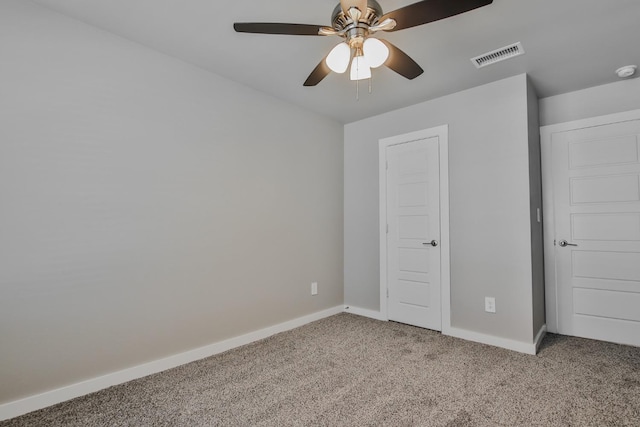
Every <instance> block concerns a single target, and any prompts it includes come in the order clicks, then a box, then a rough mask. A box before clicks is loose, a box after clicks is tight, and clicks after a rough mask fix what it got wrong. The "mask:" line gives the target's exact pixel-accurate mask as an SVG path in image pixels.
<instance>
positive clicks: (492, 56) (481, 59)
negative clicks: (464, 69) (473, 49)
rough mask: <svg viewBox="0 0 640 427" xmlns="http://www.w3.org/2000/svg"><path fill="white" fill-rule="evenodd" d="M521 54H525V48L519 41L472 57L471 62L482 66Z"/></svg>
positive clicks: (477, 66) (479, 66)
mask: <svg viewBox="0 0 640 427" xmlns="http://www.w3.org/2000/svg"><path fill="white" fill-rule="evenodd" d="M520 55H524V49H523V48H522V43H520V42H518V43H514V44H511V45H509V46H505V47H502V48H500V49H496V50H493V51H491V52H487V53H484V54H482V55H480V56H476V57H475V58H471V62H473V65H475V66H476V68H482V67H486V66H487V65H491V64H495V63H496V62H500V61H504V60H506V59H509V58H514V57H516V56H520Z"/></svg>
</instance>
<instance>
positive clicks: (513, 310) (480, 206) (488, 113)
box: [344, 75, 538, 343]
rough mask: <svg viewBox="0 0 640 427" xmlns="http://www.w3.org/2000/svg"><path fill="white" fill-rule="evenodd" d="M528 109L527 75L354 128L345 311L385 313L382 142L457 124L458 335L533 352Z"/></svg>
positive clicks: (454, 280)
mask: <svg viewBox="0 0 640 427" xmlns="http://www.w3.org/2000/svg"><path fill="white" fill-rule="evenodd" d="M527 109H528V87H527V78H526V76H525V75H520V76H516V77H512V78H509V79H505V80H502V81H498V82H495V83H492V84H488V85H485V86H480V87H477V88H474V89H470V90H467V91H464V92H460V93H456V94H453V95H450V96H446V97H443V98H439V99H435V100H432V101H428V102H425V103H421V104H418V105H414V106H412V107H408V108H404V109H400V110H397V111H393V112H390V113H387V114H383V115H380V116H377V117H373V118H370V119H366V120H362V121H359V122H355V123H351V124H348V125H347V126H346V127H345V148H344V150H345V152H344V155H345V177H344V178H345V303H346V304H348V305H352V306H355V307H359V308H363V309H368V310H379V253H378V251H379V238H378V203H379V195H378V140H379V139H380V138H385V137H389V136H394V135H399V134H404V133H407V132H412V131H417V130H421V129H426V128H430V127H434V126H439V125H443V124H448V125H449V165H450V166H449V167H450V169H449V175H450V211H451V212H450V229H451V304H452V307H451V308H452V326H453V327H457V328H461V329H466V330H469V331H474V332H479V333H484V334H489V335H493V336H497V337H501V338H506V339H511V340H516V341H520V342H526V343H531V342H532V338H533V336H532V333H531V331H532V328H533V325H532V318H533V314H532V306H533V300H532V277H533V272H532V253H531V251H532V246H531V235H532V231H531V224H530V219H531V216H530V215H531V214H530V212H531V200H530V195H529V194H530V179H529V178H530V177H529V168H530V163H529V143H528V140H529V135H528V133H529V128H528V124H529V122H530V120H531V118H530V116H529V115H528V113H527ZM536 196H538V195H536ZM485 296H493V297H495V298H496V305H497V313H496V314H488V313H485V312H484V297H485Z"/></svg>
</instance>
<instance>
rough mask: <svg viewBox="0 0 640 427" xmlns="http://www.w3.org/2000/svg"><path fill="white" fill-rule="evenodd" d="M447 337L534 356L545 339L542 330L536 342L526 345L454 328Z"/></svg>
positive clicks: (450, 329)
mask: <svg viewBox="0 0 640 427" xmlns="http://www.w3.org/2000/svg"><path fill="white" fill-rule="evenodd" d="M544 330H546V327H544ZM446 335H451V336H452V337H456V338H462V339H463V340H468V341H474V342H479V343H481V344H488V345H492V346H494V347H502V348H506V349H507V350H513V351H517V352H519V353H525V354H534V355H535V354H536V353H537V348H538V346H539V342H542V338H543V337H544V335H542V330H540V332H539V333H538V336H537V337H536V341H535V342H533V343H526V342H521V341H514V340H510V339H507V338H501V337H496V336H493V335H486V334H481V333H479V332H473V331H468V330H466V329H459V328H454V327H451V328H449V330H448V333H447V334H446ZM538 340H539V341H538Z"/></svg>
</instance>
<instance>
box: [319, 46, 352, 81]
mask: <svg viewBox="0 0 640 427" xmlns="http://www.w3.org/2000/svg"><path fill="white" fill-rule="evenodd" d="M350 59H351V48H350V47H349V45H348V44H346V43H340V44H339V45H337V46H336V47H334V48H333V49H331V52H329V55H327V59H326V60H325V61H326V63H327V66H328V67H329V68H331V71H333V72H335V73H338V74H342V73H344V72H345V71H347V68H349V60H350Z"/></svg>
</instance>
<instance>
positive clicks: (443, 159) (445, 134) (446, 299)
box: [378, 125, 451, 335]
mask: <svg viewBox="0 0 640 427" xmlns="http://www.w3.org/2000/svg"><path fill="white" fill-rule="evenodd" d="M434 137H437V138H438V145H439V166H440V176H439V178H440V246H441V263H440V270H441V271H440V273H441V284H440V285H441V293H440V294H441V300H440V305H441V315H442V333H443V334H445V335H450V332H451V272H450V251H449V247H450V245H449V126H448V125H442V126H438V127H434V128H430V129H424V130H421V131H417V132H411V133H407V134H402V135H397V136H393V137H389V138H384V139H381V140H380V141H379V169H378V171H379V194H380V198H379V200H380V232H379V236H380V317H381V318H382V319H384V320H389V316H388V307H387V239H386V233H387V173H386V169H387V148H388V147H390V146H393V145H398V144H404V143H408V142H412V141H418V140H422V139H428V138H434Z"/></svg>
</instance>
